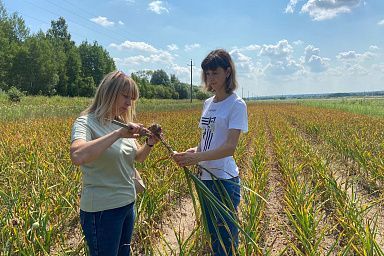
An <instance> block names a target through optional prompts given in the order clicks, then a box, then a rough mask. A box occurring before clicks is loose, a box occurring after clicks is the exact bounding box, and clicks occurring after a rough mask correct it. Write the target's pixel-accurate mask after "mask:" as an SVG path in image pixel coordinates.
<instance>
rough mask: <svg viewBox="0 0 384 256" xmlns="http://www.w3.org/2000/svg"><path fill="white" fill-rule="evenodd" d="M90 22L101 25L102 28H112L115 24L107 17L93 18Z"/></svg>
mask: <svg viewBox="0 0 384 256" xmlns="http://www.w3.org/2000/svg"><path fill="white" fill-rule="evenodd" d="M90 20H91V21H92V22H94V23H96V24H99V25H100V26H103V27H111V26H113V25H114V24H115V23H114V22H113V21H110V20H108V18H107V17H102V16H98V17H95V18H92V19H90Z"/></svg>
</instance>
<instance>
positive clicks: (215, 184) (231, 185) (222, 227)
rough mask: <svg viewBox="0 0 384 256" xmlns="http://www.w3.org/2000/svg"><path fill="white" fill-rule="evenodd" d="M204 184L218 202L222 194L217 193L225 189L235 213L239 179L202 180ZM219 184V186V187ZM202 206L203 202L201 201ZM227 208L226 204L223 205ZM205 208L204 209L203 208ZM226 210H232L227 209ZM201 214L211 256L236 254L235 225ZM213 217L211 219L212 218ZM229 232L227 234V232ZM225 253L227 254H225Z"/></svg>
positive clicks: (236, 229)
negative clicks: (206, 231)
mask: <svg viewBox="0 0 384 256" xmlns="http://www.w3.org/2000/svg"><path fill="white" fill-rule="evenodd" d="M203 182H204V184H205V185H206V186H207V187H208V189H209V190H210V191H211V192H212V193H213V194H214V195H215V197H216V198H218V199H219V201H221V202H222V201H223V200H222V196H221V195H220V194H222V192H221V193H220V192H219V191H220V190H221V189H225V190H226V191H227V193H228V195H229V197H230V199H231V201H232V204H233V207H234V208H235V212H236V213H237V207H238V206H239V203H240V179H239V177H235V178H232V179H229V180H216V181H212V180H203ZM220 184H221V185H220ZM203 204H205V202H204V201H203ZM225 204H226V205H227V206H228V204H229V203H228V202H227V203H225ZM204 208H205V207H204ZM228 208H230V209H231V208H232V207H229V206H228ZM203 214H204V215H205V216H206V218H207V222H208V223H207V224H208V229H209V233H210V236H211V245H212V250H213V255H215V256H222V255H223V256H224V255H234V253H233V252H236V250H237V247H238V244H239V230H238V228H237V227H236V226H235V224H234V223H233V222H232V221H230V220H229V219H228V218H224V220H223V219H222V218H220V217H218V216H216V217H214V216H211V214H209V212H207V211H204V212H203ZM231 215H232V217H233V218H234V219H236V218H237V217H236V215H235V214H231ZM212 217H213V218H212ZM213 223H216V226H217V227H218V233H219V234H220V236H221V239H222V241H223V243H224V247H225V250H224V248H223V247H222V245H221V244H220V239H219V237H218V235H217V232H216V230H215V227H214V225H213ZM228 231H229V232H228ZM226 252H227V253H226Z"/></svg>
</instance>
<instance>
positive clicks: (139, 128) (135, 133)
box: [118, 123, 151, 138]
mask: <svg viewBox="0 0 384 256" xmlns="http://www.w3.org/2000/svg"><path fill="white" fill-rule="evenodd" d="M128 125H129V127H130V129H127V128H123V127H122V128H120V129H118V133H119V136H120V137H121V138H138V137H141V136H144V135H149V134H151V132H150V131H149V130H148V129H147V128H145V127H144V126H143V125H142V124H136V123H129V124H128Z"/></svg>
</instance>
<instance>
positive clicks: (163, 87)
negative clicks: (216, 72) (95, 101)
mask: <svg viewBox="0 0 384 256" xmlns="http://www.w3.org/2000/svg"><path fill="white" fill-rule="evenodd" d="M113 70H116V65H115V62H114V60H113V59H112V58H111V57H110V55H109V53H108V52H107V51H106V50H105V49H104V48H103V47H102V46H101V45H99V44H98V43H97V42H96V41H95V42H93V43H89V42H87V41H84V42H82V43H81V44H80V45H78V46H76V44H75V42H74V41H73V40H71V34H70V33H69V31H68V25H67V23H66V21H65V19H64V18H63V17H60V18H59V19H57V20H52V21H51V26H50V28H49V29H48V30H47V31H46V32H43V31H42V30H40V31H38V32H37V33H35V34H31V33H30V31H29V29H28V28H27V27H26V25H25V21H24V19H23V18H22V17H21V16H19V15H18V14H17V13H13V14H8V13H7V11H6V9H5V7H4V5H3V3H2V1H1V0H0V90H2V91H8V90H9V89H11V88H12V90H15V89H17V90H19V91H21V92H24V93H25V94H28V95H48V96H51V95H61V96H71V97H73V96H85V97H89V96H93V94H94V92H95V90H96V87H97V85H98V84H99V83H100V81H101V79H102V78H103V76H104V75H105V74H107V73H109V72H111V71H113ZM131 76H132V78H133V79H134V80H135V81H136V82H137V84H138V85H139V87H140V92H141V96H142V97H145V98H173V99H183V98H189V97H190V89H189V88H190V86H189V85H188V84H185V83H181V82H180V81H179V80H178V78H177V77H176V76H175V75H171V76H168V74H167V73H166V72H165V71H163V70H156V71H140V72H136V73H133V74H131ZM193 91H194V93H193V94H194V97H195V98H196V97H198V98H206V97H207V94H206V93H204V92H201V91H200V90H199V89H198V87H195V86H194V88H193Z"/></svg>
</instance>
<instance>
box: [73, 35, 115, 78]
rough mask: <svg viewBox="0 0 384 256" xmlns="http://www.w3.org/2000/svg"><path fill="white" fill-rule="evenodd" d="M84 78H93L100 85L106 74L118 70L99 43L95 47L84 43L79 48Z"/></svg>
mask: <svg viewBox="0 0 384 256" xmlns="http://www.w3.org/2000/svg"><path fill="white" fill-rule="evenodd" d="M79 53H80V58H81V64H82V75H83V77H92V78H93V80H94V82H95V83H96V84H99V83H100V81H101V79H102V78H103V77H104V75H105V74H107V73H109V72H111V71H113V70H115V69H116V66H115V62H114V61H113V59H112V58H111V57H110V56H109V53H108V52H107V51H106V50H105V49H104V48H103V47H102V46H100V45H98V43H97V42H94V43H93V45H91V44H89V43H88V42H83V43H82V44H81V45H80V46H79Z"/></svg>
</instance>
